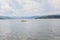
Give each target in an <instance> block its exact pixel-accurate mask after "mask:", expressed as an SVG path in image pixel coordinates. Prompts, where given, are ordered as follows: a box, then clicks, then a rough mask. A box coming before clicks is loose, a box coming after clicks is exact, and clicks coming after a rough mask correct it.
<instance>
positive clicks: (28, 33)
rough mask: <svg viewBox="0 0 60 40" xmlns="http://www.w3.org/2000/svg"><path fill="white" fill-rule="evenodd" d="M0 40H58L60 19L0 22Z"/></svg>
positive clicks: (59, 36)
mask: <svg viewBox="0 0 60 40" xmlns="http://www.w3.org/2000/svg"><path fill="white" fill-rule="evenodd" d="M22 20H23V21H22ZM0 40H60V19H6V20H0Z"/></svg>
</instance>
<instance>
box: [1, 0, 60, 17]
mask: <svg viewBox="0 0 60 40" xmlns="http://www.w3.org/2000/svg"><path fill="white" fill-rule="evenodd" d="M52 14H60V0H0V15H1V16H37V15H38V16H41V15H52Z"/></svg>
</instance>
